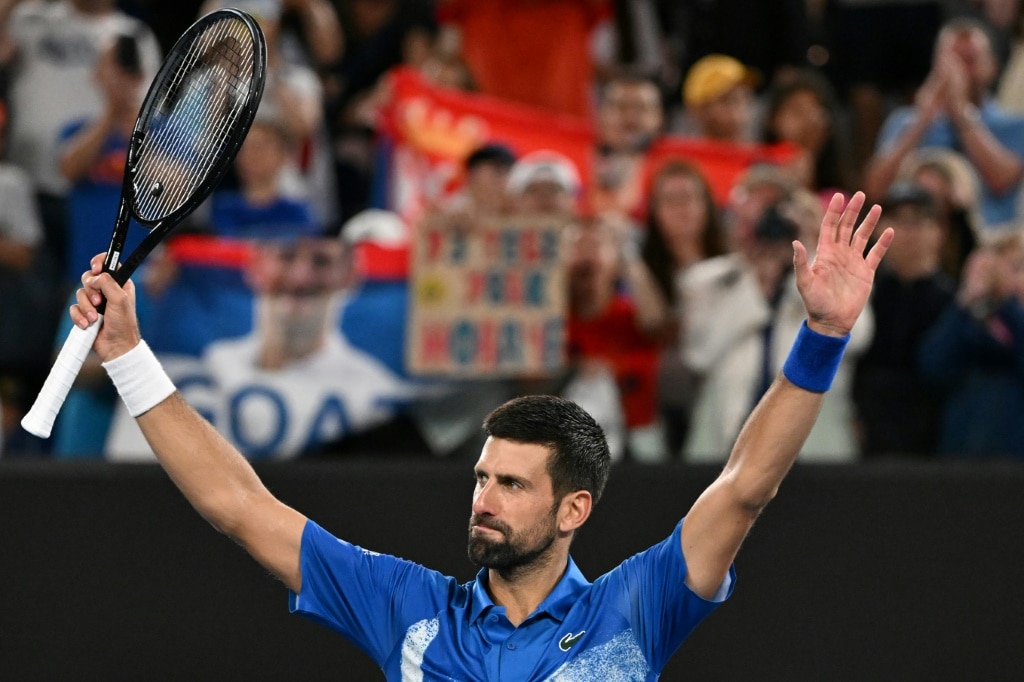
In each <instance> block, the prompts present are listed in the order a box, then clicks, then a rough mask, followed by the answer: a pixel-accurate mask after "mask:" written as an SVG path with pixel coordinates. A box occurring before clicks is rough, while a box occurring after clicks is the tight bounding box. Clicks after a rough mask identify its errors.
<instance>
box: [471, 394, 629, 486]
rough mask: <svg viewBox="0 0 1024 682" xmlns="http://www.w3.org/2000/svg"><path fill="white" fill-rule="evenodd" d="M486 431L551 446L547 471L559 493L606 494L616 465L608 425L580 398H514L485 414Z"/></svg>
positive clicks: (507, 437)
mask: <svg viewBox="0 0 1024 682" xmlns="http://www.w3.org/2000/svg"><path fill="white" fill-rule="evenodd" d="M483 429H484V433H486V434H487V435H488V436H491V437H494V438H502V439H505V440H510V441H514V442H516V443H526V444H529V445H543V446H544V447H547V448H549V449H550V450H551V456H550V457H549V459H548V473H549V474H550V475H551V483H552V486H553V488H554V492H555V498H556V499H559V498H561V497H562V496H563V495H565V494H567V493H570V492H574V491H576V490H586V491H587V492H589V493H590V494H591V496H592V497H593V498H594V504H597V501H598V500H599V499H601V493H603V492H604V486H605V484H606V483H607V482H608V474H609V473H610V471H611V453H610V451H609V450H608V440H607V439H606V438H605V436H604V431H602V430H601V427H600V426H599V425H598V423H597V422H596V421H595V420H594V418H593V417H591V416H590V415H589V414H588V413H587V412H586V410H584V409H583V408H582V407H580V406H579V405H577V404H576V403H574V402H572V401H570V400H565V399H564V398H559V397H556V396H552V395H531V396H523V397H521V398H514V399H512V400H510V401H508V402H507V403H505V404H504V405H502V406H500V407H498V408H497V409H495V410H494V411H493V412H491V413H490V414H489V415H487V418H486V419H484V424H483Z"/></svg>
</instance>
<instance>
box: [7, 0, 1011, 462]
mask: <svg viewBox="0 0 1024 682" xmlns="http://www.w3.org/2000/svg"><path fill="white" fill-rule="evenodd" d="M224 6H234V7H238V8H240V9H244V10H246V11H248V12H250V13H251V14H252V15H254V16H255V17H256V18H257V19H258V21H259V23H260V25H261V27H262V29H263V31H264V33H265V35H266V37H267V41H268V48H269V49H268V80H267V85H266V89H265V93H264V97H263V101H262V103H261V105H260V109H259V111H258V113H257V117H256V122H255V123H254V125H253V128H252V130H251V132H250V134H249V137H248V139H247V140H246V143H245V144H244V146H243V147H242V150H241V152H240V153H239V155H238V157H237V159H236V162H235V164H234V167H233V170H232V172H231V173H230V174H229V176H228V177H227V178H226V179H225V181H224V182H223V184H222V186H221V187H219V188H218V190H217V191H216V192H215V193H214V194H213V196H212V197H211V199H210V200H209V201H208V202H207V203H206V204H205V205H204V206H202V207H201V208H200V209H199V210H198V211H197V212H196V214H194V215H193V216H192V217H190V218H189V220H188V221H187V222H186V224H185V225H183V226H181V227H180V228H179V229H178V230H177V231H176V233H175V234H176V237H175V238H174V239H172V240H171V241H169V242H168V243H167V244H165V245H164V246H163V247H162V248H161V249H160V250H158V251H157V252H155V253H154V254H153V255H152V256H151V257H150V258H149V260H148V261H147V264H146V265H145V266H144V268H143V269H142V270H141V271H140V272H139V274H138V275H136V277H135V280H136V282H137V285H138V289H139V310H140V320H141V322H142V326H143V333H144V335H145V336H146V338H147V340H148V341H149V343H150V345H151V346H152V347H153V348H154V350H155V351H157V352H158V353H161V354H162V357H166V358H167V360H166V361H165V364H170V365H171V366H174V363H176V362H180V363H184V364H181V369H180V371H179V373H178V374H176V375H175V376H176V380H177V383H178V385H179V386H187V387H189V388H190V389H191V390H193V391H198V392H197V393H193V394H191V397H190V400H191V398H192V397H195V396H198V400H199V403H200V404H201V405H202V404H203V400H204V397H205V398H208V399H209V401H208V405H207V407H208V408H209V416H210V418H211V420H213V421H214V422H215V424H216V425H217V426H218V428H220V429H222V430H223V431H225V432H230V435H231V437H232V438H233V439H234V441H235V442H236V444H238V445H239V447H240V448H241V449H243V451H244V452H246V454H247V455H248V456H251V457H253V458H257V457H278V458H283V457H297V456H336V455H338V454H340V453H348V452H353V453H360V452H361V453H369V454H373V453H375V452H381V453H384V452H395V453H423V454H431V455H449V456H452V455H459V454H462V453H466V452H470V451H472V450H473V449H474V448H475V447H477V446H478V442H477V439H478V435H477V432H478V430H479V429H478V426H479V423H480V420H481V418H482V416H483V415H484V414H486V412H487V411H489V409H491V408H493V407H495V406H496V405H498V404H500V402H502V401H503V400H505V399H507V398H508V397H510V396H511V395H513V394H516V393H522V392H524V391H546V392H550V391H554V392H559V393H561V394H563V395H566V396H569V397H571V398H573V399H575V400H577V401H578V402H580V403H581V404H582V405H584V406H585V407H586V408H587V409H588V410H590V411H591V412H592V413H593V414H594V415H595V416H596V417H597V418H598V419H599V421H600V422H601V424H602V426H603V427H604V428H605V430H606V433H607V434H608V436H609V439H610V441H611V443H612V445H613V450H614V452H615V455H616V457H618V458H620V459H630V460H634V461H640V462H652V463H653V462H664V461H674V460H682V461H688V462H717V461H723V460H724V457H725V456H726V454H727V453H728V451H729V449H730V446H731V443H732V440H733V439H734V438H735V437H736V435H737V433H738V430H739V428H740V426H741V424H742V422H743V419H744V417H745V416H746V414H747V413H748V412H749V410H750V409H751V408H752V407H753V406H754V404H755V403H756V402H757V400H758V399H759V398H760V396H761V394H762V393H763V392H764V391H765V390H766V389H767V387H768V385H769V384H770V383H771V381H772V379H773V377H774V376H775V375H776V374H777V373H778V371H779V370H780V367H781V365H782V363H783V362H784V360H785V356H786V353H787V351H788V349H789V346H790V343H791V341H792V340H793V338H794V337H795V336H796V333H797V331H798V328H799V326H800V324H801V321H802V319H803V308H802V304H801V301H800V298H799V295H798V294H797V291H796V287H795V284H794V281H793V276H792V253H793V247H792V242H793V241H794V240H800V241H802V242H803V243H804V244H805V246H806V247H807V249H808V251H809V252H810V253H812V254H813V251H814V248H815V242H816V239H817V227H818V225H819V224H820V221H821V218H822V215H823V211H824V206H825V205H827V203H828V201H829V199H830V198H831V197H832V195H833V194H834V193H836V192H841V193H844V194H846V195H851V194H852V193H853V192H855V191H857V190H863V191H864V192H866V194H867V195H868V200H869V202H875V203H879V204H881V205H882V207H883V220H882V222H883V224H884V225H891V226H893V227H894V228H895V231H896V239H895V241H894V243H893V245H892V248H891V249H890V251H889V254H888V255H887V257H886V260H885V262H884V263H883V267H882V269H881V270H880V271H879V273H878V277H877V280H876V285H875V289H874V293H873V298H872V301H871V305H870V307H869V309H868V310H866V311H865V314H864V315H863V316H862V318H861V320H860V321H859V322H858V324H857V326H856V328H855V329H854V330H853V332H852V335H851V340H850V344H849V347H848V351H847V353H846V357H845V359H844V361H843V365H842V367H841V368H840V371H839V374H838V376H837V377H836V381H835V384H834V388H833V389H832V390H831V391H830V393H829V394H828V396H827V398H826V401H825V404H824V407H823V409H822V414H821V416H820V418H819V420H818V422H817V424H816V426H815V428H814V430H813V432H812V433H811V436H810V438H809V439H808V441H807V443H806V445H805V448H804V451H803V453H802V455H801V457H802V459H803V460H805V461H821V462H855V461H862V460H866V459H872V458H918V459H924V458H937V457H953V458H968V459H981V458H995V457H1016V458H1022V457H1024V419H1021V415H1024V232H1022V225H1024V222H1022V218H1024V193H1022V189H1024V73H1021V72H1022V71H1024V7H1022V3H1021V2H1020V0H759V1H758V2H750V1H748V0H719V1H716V2H707V1H705V0H701V1H696V0H694V1H690V0H236V1H235V2H230V0H207V1H206V2H203V3H202V4H201V5H200V4H199V3H198V2H193V3H178V4H175V7H176V8H177V9H176V10H175V11H176V12H178V13H179V14H180V17H178V19H182V18H184V19H185V22H184V25H187V24H188V23H189V22H190V21H191V20H194V19H195V18H196V17H198V16H200V15H202V14H205V13H206V12H209V11H212V10H214V9H217V8H220V7H224ZM169 12H170V10H169V9H168V7H167V6H163V5H161V3H157V2H155V1H154V2H145V1H143V0H136V1H135V2H115V1H114V0H49V1H47V0H0V35H2V38H0V100H2V101H0V139H2V142H0V301H2V303H0V305H2V306H3V307H2V311H3V313H4V314H3V320H4V321H3V323H2V324H0V399H2V402H0V407H2V416H3V422H2V427H3V428H2V437H3V440H2V442H0V453H2V456H3V457H5V458H6V457H16V456H39V457H53V458H70V457H104V456H106V457H108V458H111V459H117V458H119V457H126V458H130V457H131V449H132V447H134V446H132V445H130V443H132V439H131V438H130V437H129V436H126V435H125V433H126V431H125V428H127V427H126V426H125V424H123V423H122V422H123V421H125V420H123V419H122V417H121V416H119V413H118V407H117V400H116V396H115V395H113V394H112V389H111V388H110V386H109V382H107V381H106V379H105V377H104V374H103V370H102V369H101V368H100V367H99V365H98V363H97V362H96V361H95V360H94V359H91V360H90V361H87V363H86V365H85V367H84V368H83V371H82V373H81V375H80V377H79V379H78V382H77V383H76V386H75V388H74V389H73V391H72V394H71V396H70V397H69V400H68V403H67V404H66V405H65V408H64V410H63V412H62V414H61V418H60V420H59V422H58V425H57V431H56V433H55V436H54V438H53V439H51V440H50V441H41V440H38V439H35V438H33V437H31V436H29V435H28V434H26V433H25V432H23V431H21V430H20V428H19V426H18V421H19V419H20V417H21V415H22V414H24V412H25V410H26V409H27V408H28V406H29V405H30V404H31V402H32V400H33V399H34V397H35V394H36V392H37V391H38V389H39V386H40V385H41V383H42V380H43V379H44V378H45V376H46V373H47V371H48V370H49V366H50V363H51V360H52V357H53V354H54V352H55V349H56V348H58V347H59V345H60V344H61V343H62V341H63V336H64V335H65V334H66V332H67V329H68V327H69V322H68V321H67V319H66V318H67V316H66V314H65V311H66V307H67V305H68V304H69V303H70V298H71V297H72V296H73V292H74V290H75V288H76V285H77V282H78V279H79V277H80V275H81V273H82V272H83V271H84V270H85V269H86V268H87V267H88V263H89V260H90V258H91V257H92V256H94V255H95V254H96V253H98V252H100V251H103V250H104V249H105V247H106V243H107V241H108V240H109V232H110V229H111V227H112V225H113V221H114V216H115V215H116V211H117V205H118V197H119V195H120V191H121V183H122V177H123V172H124V165H125V164H124V154H125V150H126V148H127V142H128V138H129V136H130V133H131V130H132V127H133V125H134V122H135V117H136V114H137V112H138V108H139V105H140V103H141V101H142V98H143V97H144V95H145V91H146V87H147V85H148V83H149V82H150V80H151V78H152V76H153V74H154V73H155V71H156V69H157V67H158V65H159V62H160V58H161V55H162V54H163V53H166V51H167V50H168V49H169V47H170V45H171V44H172V43H173V41H174V39H175V38H176V37H177V35H176V34H174V32H173V31H172V30H171V29H170V28H169V26H175V25H177V24H175V22H173V21H169V19H168V13H169ZM180 23H181V22H180V21H178V24H180ZM177 33H180V31H177ZM399 72H400V73H406V74H410V73H411V74H414V75H415V78H417V79H419V80H420V81H422V82H423V83H425V84H426V87H429V88H436V89H437V90H438V91H442V92H444V91H451V92H458V93H464V94H465V95H466V96H469V97H478V98H481V99H480V101H486V102H488V103H489V105H488V106H494V105H495V103H497V104H498V105H500V106H502V107H507V110H508V111H509V112H510V115H519V113H517V112H520V113H521V112H525V111H530V112H534V113H537V112H539V114H540V115H543V116H548V117H550V121H552V126H553V127H554V126H555V124H556V123H559V124H560V122H565V121H575V122H578V123H579V125H581V126H583V127H584V128H585V129H587V130H589V131H592V140H593V142H592V144H591V148H590V149H588V151H587V153H586V155H584V156H583V157H582V158H581V157H580V156H579V155H576V156H574V155H573V154H570V153H567V152H566V151H565V150H560V149H557V148H543V149H532V148H522V146H521V145H517V144H516V143H515V142H514V141H511V140H507V139H501V138H500V137H490V136H487V135H483V136H477V137H476V138H474V139H473V144H472V145H470V146H460V147H459V148H458V149H457V150H455V151H452V150H450V149H449V150H448V152H447V153H448V156H449V157H450V158H454V160H455V163H454V164H453V165H449V166H448V167H446V170H445V172H444V173H443V174H439V175H437V176H432V175H430V173H429V172H424V173H421V174H419V175H416V176H415V177H417V178H418V179H419V180H420V185H421V187H419V188H418V191H417V192H415V198H414V199H413V198H410V194H409V193H408V192H401V191H396V189H395V184H394V183H393V181H392V180H393V174H394V173H395V171H396V167H398V166H399V165H400V164H401V163H403V159H404V158H405V157H402V156H401V155H399V154H396V153H394V148H395V140H394V137H393V135H391V132H393V131H390V130H389V129H388V127H387V126H385V125H384V123H383V121H384V119H385V116H384V112H385V111H386V110H387V109H388V107H389V103H390V102H391V100H392V98H393V97H394V90H393V87H392V85H393V80H392V79H393V77H394V74H396V73H399ZM434 124H436V121H434V122H430V123H429V125H434ZM409 125H411V126H412V128H413V130H412V133H411V134H412V135H413V136H415V133H416V129H415V128H416V125H417V124H416V120H415V119H412V123H410V124H409ZM423 125H428V123H423ZM406 132H407V134H409V133H408V131H406ZM428 132H429V131H428ZM424 135H426V132H424ZM588 139H589V138H588ZM666 139H676V140H686V141H688V142H687V144H689V143H694V144H696V145H700V146H699V147H693V148H695V149H699V150H700V151H699V154H697V153H695V155H694V156H692V157H690V156H687V155H685V154H672V155H666V154H664V153H655V151H656V150H657V149H659V143H660V142H661V141H663V140H666ZM762 152H763V153H762ZM736 153H741V154H743V155H745V156H743V158H745V159H749V162H745V165H744V168H742V172H739V173H737V174H735V176H730V181H729V185H728V186H727V187H725V188H724V190H723V188H722V187H721V186H720V181H721V177H722V176H721V175H718V174H716V172H715V170H714V168H715V166H714V163H715V160H716V159H720V158H739V157H737V156H735V154H736ZM405 162H406V165H408V163H407V159H406V161H405ZM537 215H541V216H548V217H552V216H555V217H558V218H559V219H560V220H561V221H562V223H563V224H564V229H563V230H562V243H561V244H560V246H559V248H560V251H559V253H560V254H561V259H562V263H563V264H564V269H565V280H566V281H565V286H566V287H567V301H568V305H567V311H566V319H565V329H564V346H565V352H566V362H565V366H564V368H562V369H560V370H559V371H558V372H556V373H554V374H553V375H551V376H544V377H537V376H521V377H513V378H501V379H479V380H476V379H460V380H458V381H444V380H436V379H432V380H424V379H422V378H419V377H415V376H410V373H409V372H408V367H406V366H405V363H404V358H405V356H404V342H403V340H402V339H403V338H404V335H405V333H406V331H407V330H406V329H405V324H406V321H407V319H408V311H407V308H408V306H409V305H412V304H413V303H411V301H412V300H413V299H415V298H416V297H415V296H412V295H410V292H409V287H410V279H409V277H410V274H409V267H408V254H409V252H410V247H409V244H411V243H415V241H416V239H417V228H418V226H420V225H421V224H422V223H423V221H424V220H426V219H434V220H436V219H438V217H439V216H440V217H441V219H442V220H446V221H447V222H448V223H450V224H451V225H452V226H454V227H453V229H464V227H465V226H466V225H469V226H470V228H469V229H472V225H474V224H476V223H479V222H480V221H484V220H488V219H493V218H494V217H496V216H499V217H500V216H510V217H514V216H537ZM144 234H145V229H144V228H143V227H141V226H133V228H132V235H131V238H130V243H133V242H138V241H139V240H140V239H141V236H144ZM524 267H525V266H524ZM197 359H202V361H203V363H205V365H204V366H205V367H206V368H207V369H206V370H204V373H202V374H201V375H200V374H192V373H191V372H193V370H194V367H193V365H191V364H188V363H189V362H192V361H193V360H197ZM200 376H201V378H198V377H200ZM215 390H216V391H221V392H222V393H224V395H227V396H228V397H227V398H225V397H223V396H221V397H220V398H216V399H215V398H213V397H211V396H212V395H213V393H214V392H215ZM286 408H287V412H283V411H282V410H285V409H286ZM200 409H201V411H202V407H200ZM275 410H276V412H275ZM204 414H206V412H204ZM281 414H287V415H288V418H287V419H284V418H280V419H277V421H275V418H276V417H274V415H281ZM118 453H121V454H120V455H119V454H118Z"/></svg>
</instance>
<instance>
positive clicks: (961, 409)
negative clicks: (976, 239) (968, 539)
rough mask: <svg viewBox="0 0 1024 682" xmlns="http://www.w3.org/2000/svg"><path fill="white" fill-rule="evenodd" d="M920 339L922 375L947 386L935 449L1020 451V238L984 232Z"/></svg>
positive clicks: (1023, 393) (1023, 333) (970, 454)
mask: <svg viewBox="0 0 1024 682" xmlns="http://www.w3.org/2000/svg"><path fill="white" fill-rule="evenodd" d="M988 240H989V241H990V243H989V244H987V245H985V246H984V247H983V248H981V249H979V250H978V251H976V252H975V253H973V254H972V255H971V256H970V258H968V260H967V266H966V267H965V269H964V274H963V277H962V278H961V281H960V288H959V290H958V291H957V294H956V299H955V301H954V302H953V303H951V304H950V305H949V306H948V307H947V308H946V310H945V312H944V313H943V314H942V316H941V317H940V318H939V321H938V322H937V323H936V324H935V326H934V327H933V328H932V329H931V331H930V332H929V333H928V335H927V336H926V337H925V339H924V340H923V342H922V348H921V366H922V368H923V370H924V372H925V375H926V376H927V377H928V378H929V380H931V381H932V382H934V383H935V384H936V386H938V387H941V388H943V389H945V390H947V391H948V392H949V395H948V402H947V404H946V412H945V415H944V418H943V420H942V423H941V432H940V435H939V453H940V454H941V455H945V456H948V457H957V458H964V459H983V458H992V457H1014V458H1021V457H1024V420H1022V419H1021V414H1024V303H1022V301H1024V237H1022V235H1021V233H1020V231H1018V230H1015V231H1012V232H1009V233H1006V234H1000V235H998V236H996V237H994V238H993V237H989V238H988Z"/></svg>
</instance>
